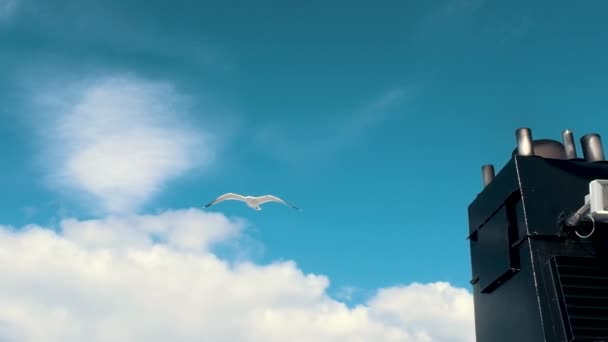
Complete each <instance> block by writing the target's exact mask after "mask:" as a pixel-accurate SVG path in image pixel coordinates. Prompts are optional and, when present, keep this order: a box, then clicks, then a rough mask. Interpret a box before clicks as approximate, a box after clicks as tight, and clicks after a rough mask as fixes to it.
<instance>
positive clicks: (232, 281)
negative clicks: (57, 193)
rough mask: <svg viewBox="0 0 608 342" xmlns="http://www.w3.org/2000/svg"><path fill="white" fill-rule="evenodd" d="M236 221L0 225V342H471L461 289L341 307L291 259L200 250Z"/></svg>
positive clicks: (197, 216) (439, 288)
mask: <svg viewBox="0 0 608 342" xmlns="http://www.w3.org/2000/svg"><path fill="white" fill-rule="evenodd" d="M242 227H243V225H242V222H239V221H238V220H236V221H235V220H231V219H228V218H226V217H224V216H223V215H221V214H213V213H206V212H203V211H202V210H198V209H189V210H179V211H172V212H167V213H161V214H158V215H145V216H130V217H129V218H120V219H102V220H92V221H80V220H77V219H69V220H65V221H63V222H62V223H61V226H60V228H61V231H60V232H59V233H57V232H53V231H51V230H49V229H45V228H43V227H38V226H28V227H23V228H21V229H17V230H15V229H11V228H8V227H0V251H1V253H0V273H1V274H3V278H2V282H0V302H1V303H2V306H0V322H3V323H2V326H0V340H4V339H5V337H7V336H5V335H4V334H8V335H9V337H11V336H13V337H14V336H21V337H22V338H21V339H20V340H24V341H32V342H38V341H45V342H47V341H51V342H52V341H65V342H71V341H91V342H95V341H151V342H153V341H168V340H177V341H216V342H223V341H226V342H228V341H243V342H258V341H260V342H261V341H264V342H272V341H277V342H278V341H294V342H305V341H306V342H308V341H315V342H329V341H387V342H390V341H410V342H433V341H437V342H471V341H474V329H473V301H472V296H471V294H470V293H469V292H468V291H466V290H464V289H458V288H454V287H452V286H450V285H449V284H447V283H442V282H439V283H432V284H412V285H408V286H399V287H391V288H385V289H381V290H380V291H378V292H377V293H376V294H375V295H373V296H372V298H371V299H370V300H369V301H367V302H365V303H363V304H360V305H357V306H355V307H353V308H349V307H348V306H347V305H345V304H344V303H343V302H341V301H339V300H335V299H332V298H331V297H330V296H329V295H328V294H327V289H328V286H329V279H328V278H327V277H325V276H322V275H315V274H305V273H304V272H302V270H300V269H299V268H298V267H297V265H296V264H295V263H294V262H293V261H286V262H277V263H272V264H266V265H260V264H255V263H252V262H246V261H245V262H238V263H228V262H227V261H225V260H223V259H221V258H219V257H218V256H217V255H216V254H214V253H213V252H212V251H211V249H212V248H213V245H214V244H217V243H218V242H221V241H224V240H230V239H234V238H235V237H237V236H238V234H239V233H240V232H241V230H242ZM159 236H160V239H159V238H158V237H159ZM159 240H160V242H159Z"/></svg>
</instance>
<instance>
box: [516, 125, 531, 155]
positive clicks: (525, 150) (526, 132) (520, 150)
mask: <svg viewBox="0 0 608 342" xmlns="http://www.w3.org/2000/svg"><path fill="white" fill-rule="evenodd" d="M515 136H516V137H517V154H518V155H520V156H533V155H534V147H533V146H532V131H531V130H530V129H529V128H526V127H522V128H518V129H517V131H515Z"/></svg>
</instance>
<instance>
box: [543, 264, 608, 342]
mask: <svg viewBox="0 0 608 342" xmlns="http://www.w3.org/2000/svg"><path fill="white" fill-rule="evenodd" d="M551 269H552V273H553V276H554V285H555V291H556V294H557V296H556V297H557V298H558V300H559V309H560V313H561V318H562V320H563V327H564V333H565V335H566V338H567V341H569V342H587V341H608V265H606V264H605V263H604V262H602V261H600V259H598V258H592V257H587V258H582V257H567V256H555V257H553V258H551Z"/></svg>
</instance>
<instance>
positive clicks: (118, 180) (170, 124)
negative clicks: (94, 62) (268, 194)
mask: <svg viewBox="0 0 608 342" xmlns="http://www.w3.org/2000/svg"><path fill="white" fill-rule="evenodd" d="M38 100H39V103H40V104H42V105H41V107H40V108H41V110H42V111H43V112H45V113H47V115H46V116H45V117H43V119H42V120H40V124H41V125H43V126H42V127H40V128H43V129H41V130H42V131H44V132H46V134H45V137H44V139H45V142H46V149H45V151H44V155H45V160H46V163H47V166H48V167H49V169H50V174H51V177H50V178H49V182H50V184H51V185H52V186H54V187H56V188H58V189H67V190H75V191H77V192H81V193H82V192H84V193H87V194H89V195H92V196H93V197H94V198H95V200H96V202H97V204H98V205H99V206H100V207H101V208H102V209H103V210H104V211H106V212H111V213H121V212H131V211H133V210H136V209H137V208H138V207H139V206H140V205H141V204H143V203H145V202H146V201H147V200H149V199H150V198H151V197H152V196H154V195H155V194H156V193H157V192H158V191H159V190H161V188H162V186H163V185H164V183H165V182H167V181H168V180H170V179H172V178H174V177H177V176H179V175H181V174H183V173H184V172H187V171H189V170H191V169H193V168H195V167H197V166H202V167H204V166H207V165H209V164H210V163H211V162H212V161H213V159H214V157H215V147H214V146H215V145H214V137H213V136H212V135H211V134H209V133H205V132H201V131H200V130H194V129H192V128H191V126H190V125H189V123H188V121H187V120H188V116H187V115H186V114H187V111H188V107H187V98H186V97H185V96H182V95H180V94H179V93H178V92H177V91H176V90H175V89H174V88H173V87H172V86H171V85H170V84H167V83H162V82H152V81H147V80H143V79H139V78H136V77H134V76H131V75H117V76H111V77H100V78H93V79H87V80H84V81H79V82H75V83H61V84H60V85H59V86H57V88H55V89H45V92H44V93H43V95H41V96H40V97H39V98H38Z"/></svg>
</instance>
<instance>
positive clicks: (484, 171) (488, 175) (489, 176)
mask: <svg viewBox="0 0 608 342" xmlns="http://www.w3.org/2000/svg"><path fill="white" fill-rule="evenodd" d="M481 178H482V179H483V187H484V188H485V187H486V186H488V184H490V183H492V181H493V180H494V165H492V164H486V165H484V166H482V167H481Z"/></svg>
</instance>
